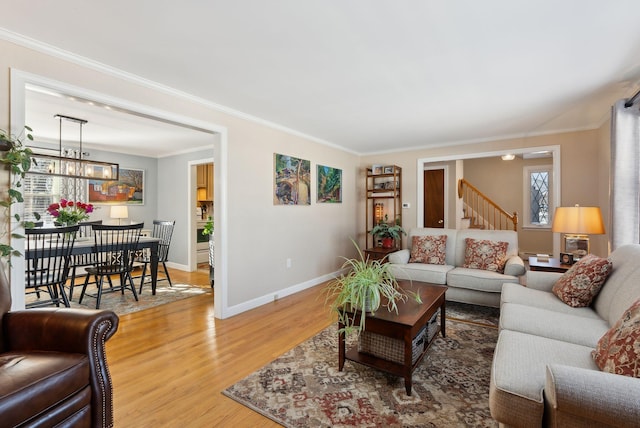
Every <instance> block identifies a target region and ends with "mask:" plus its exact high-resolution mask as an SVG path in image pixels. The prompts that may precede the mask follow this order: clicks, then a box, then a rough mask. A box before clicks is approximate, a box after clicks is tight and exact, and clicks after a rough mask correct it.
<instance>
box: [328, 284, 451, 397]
mask: <svg viewBox="0 0 640 428" xmlns="http://www.w3.org/2000/svg"><path fill="white" fill-rule="evenodd" d="M398 285H399V286H400V287H401V288H402V289H404V290H413V291H414V292H417V293H419V294H420V297H421V298H422V303H417V302H416V301H415V299H414V298H413V297H412V296H408V297H407V300H406V301H404V302H399V303H398V313H397V314H396V312H395V311H391V312H389V311H388V310H387V308H386V307H385V306H384V305H385V304H386V300H384V299H383V302H382V304H381V305H380V308H379V309H378V310H377V311H376V312H375V314H368V315H367V317H366V321H365V330H366V331H367V332H369V333H376V334H380V335H382V336H387V337H390V338H393V339H399V340H402V341H403V342H404V364H398V363H396V362H394V361H389V360H385V359H383V358H379V357H376V356H374V355H371V354H368V353H364V352H359V351H358V347H357V345H356V346H355V347H353V348H352V349H349V351H347V352H345V337H344V336H345V335H344V333H341V334H339V335H338V369H339V370H340V371H342V368H343V367H344V362H345V360H350V361H354V362H356V363H360V364H364V365H367V366H370V367H374V368H376V369H379V370H383V371H385V372H387V373H391V374H394V375H396V376H402V377H404V387H405V389H406V391H407V395H411V385H412V381H411V374H412V373H413V370H414V369H415V368H416V367H417V366H418V364H420V362H421V361H422V358H424V355H425V354H426V352H427V349H429V346H430V345H431V343H432V342H433V340H431V341H426V340H425V343H424V348H423V349H422V351H421V353H420V356H419V357H418V358H417V360H416V362H415V363H413V362H412V359H413V358H412V357H413V352H412V342H413V339H414V338H415V337H416V336H417V335H418V333H419V332H420V330H421V329H422V328H423V327H424V326H425V325H426V324H427V322H429V320H430V319H431V317H432V316H433V315H434V314H435V313H436V311H437V310H438V309H440V332H441V333H442V337H445V322H444V320H445V293H446V291H447V287H445V286H442V285H435V284H429V283H426V282H418V281H404V280H401V281H398ZM354 319H355V320H357V321H356V323H357V322H358V320H359V319H360V316H359V315H357V316H355V317H354ZM343 327H344V325H343V324H342V323H338V328H339V329H342V328H343ZM435 337H436V336H434V337H433V338H434V339H435Z"/></svg>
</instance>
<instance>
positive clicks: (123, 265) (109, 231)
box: [78, 223, 144, 309]
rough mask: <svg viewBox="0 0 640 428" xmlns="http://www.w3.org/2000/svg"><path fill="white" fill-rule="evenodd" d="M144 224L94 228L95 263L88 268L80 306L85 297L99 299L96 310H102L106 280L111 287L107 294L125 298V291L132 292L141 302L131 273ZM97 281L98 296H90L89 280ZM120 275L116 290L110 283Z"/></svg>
mask: <svg viewBox="0 0 640 428" xmlns="http://www.w3.org/2000/svg"><path fill="white" fill-rule="evenodd" d="M143 226H144V223H138V224H127V225H103V224H94V225H92V226H91V227H92V229H93V236H94V239H95V254H96V263H95V264H94V265H93V266H91V267H87V268H85V270H86V271H87V276H86V278H85V280H84V284H83V285H82V292H81V293H80V300H79V301H78V302H79V303H82V300H83V299H84V297H85V294H86V295H88V296H90V297H95V298H96V309H99V308H100V300H101V299H102V293H103V292H104V291H105V290H104V282H105V278H107V282H108V283H109V289H108V290H107V291H108V292H114V291H118V290H120V291H121V292H122V294H123V295H124V290H125V289H127V288H128V289H130V290H131V292H132V293H133V297H134V298H135V299H136V301H138V294H137V293H136V287H135V285H134V284H133V279H132V277H131V271H132V270H133V263H134V260H135V253H136V251H137V249H138V242H139V240H140V231H141V229H142V227H143ZM91 275H92V276H94V277H95V281H96V288H97V294H96V295H89V294H87V293H86V291H87V285H88V284H89V277H90V276H91ZM112 275H117V276H118V277H119V278H120V284H119V285H118V286H114V284H113V282H111V276H112Z"/></svg>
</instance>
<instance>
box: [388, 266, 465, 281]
mask: <svg viewBox="0 0 640 428" xmlns="http://www.w3.org/2000/svg"><path fill="white" fill-rule="evenodd" d="M451 269H453V266H451V265H430V264H426V263H409V264H402V265H396V264H392V265H391V272H392V273H393V275H394V276H395V277H396V279H410V280H412V281H422V282H430V283H432V284H441V285H446V284H447V272H449V271H450V270H451Z"/></svg>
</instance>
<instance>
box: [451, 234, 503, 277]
mask: <svg viewBox="0 0 640 428" xmlns="http://www.w3.org/2000/svg"><path fill="white" fill-rule="evenodd" d="M465 243H466V247H465V252H464V265H462V267H465V268H470V269H482V270H490V271H493V272H500V273H502V272H504V265H505V263H506V262H507V248H508V247H509V243H508V242H503V241H490V240H487V239H473V238H466V239H465Z"/></svg>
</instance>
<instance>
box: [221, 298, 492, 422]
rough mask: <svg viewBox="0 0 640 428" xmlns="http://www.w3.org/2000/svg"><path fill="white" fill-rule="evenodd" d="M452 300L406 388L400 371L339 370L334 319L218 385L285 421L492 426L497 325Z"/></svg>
mask: <svg viewBox="0 0 640 428" xmlns="http://www.w3.org/2000/svg"><path fill="white" fill-rule="evenodd" d="M447 306H448V309H449V303H447ZM452 306H456V308H455V309H456V311H458V313H457V314H456V315H458V316H459V317H460V318H459V319H461V320H449V319H448V320H447V337H446V338H442V337H441V336H440V335H438V338H437V339H435V341H434V343H433V345H432V346H431V348H430V349H429V350H428V352H427V355H426V356H425V358H424V359H423V360H422V362H421V364H420V365H419V366H418V367H417V368H416V369H415V371H414V372H413V389H412V394H411V396H407V394H406V391H405V387H404V379H402V378H400V377H396V376H392V375H388V374H385V373H384V372H382V371H379V370H376V369H372V368H369V367H366V366H363V365H360V364H357V363H353V362H351V361H346V362H345V366H344V369H343V371H342V372H340V371H338V345H337V342H338V336H337V332H336V326H335V325H332V326H330V327H328V328H327V329H325V330H323V331H321V332H320V333H319V334H317V335H316V336H314V337H312V338H311V339H308V340H307V341H305V342H303V343H302V344H300V345H298V346H297V347H295V348H294V349H292V350H291V351H289V352H287V353H286V354H284V355H282V356H280V357H279V358H277V359H276V360H274V361H272V362H271V363H269V364H267V365H266V366H264V367H263V368H261V369H260V370H258V371H257V372H255V373H253V374H251V375H249V376H248V377H246V378H244V379H242V380H241V381H239V382H237V383H236V384H234V385H232V386H231V387H229V388H227V389H226V390H224V391H222V393H223V394H224V395H226V396H228V397H230V398H232V399H234V400H236V401H238V402H240V403H242V404H243V405H245V406H247V407H249V408H251V409H253V410H255V411H257V412H259V413H261V414H262V415H264V416H266V417H268V418H270V419H272V420H274V421H275V422H277V423H279V424H281V425H283V426H285V427H356V426H357V427H470V426H472V427H495V426H497V423H496V422H495V421H494V420H493V419H492V418H491V415H490V413H489V376H490V370H491V360H492V358H493V351H494V348H495V344H496V341H497V337H498V329H497V328H495V327H493V326H491V325H490V324H491V322H493V320H492V321H490V322H487V323H485V322H483V323H480V322H477V321H478V320H480V317H479V316H478V313H480V312H483V310H477V311H475V312H477V313H474V314H472V316H471V317H470V318H472V322H467V321H465V320H464V318H467V317H468V316H467V314H466V313H465V312H464V310H465V307H464V306H463V307H458V306H457V305H452ZM467 306H470V305H467ZM476 308H477V307H476ZM452 309H453V308H452ZM467 309H468V308H467ZM452 312H453V311H452ZM490 318H491V317H490ZM496 319H497V317H496ZM349 342H351V343H349ZM353 342H354V339H353V338H349V339H348V342H347V344H348V345H349V344H351V345H353Z"/></svg>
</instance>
